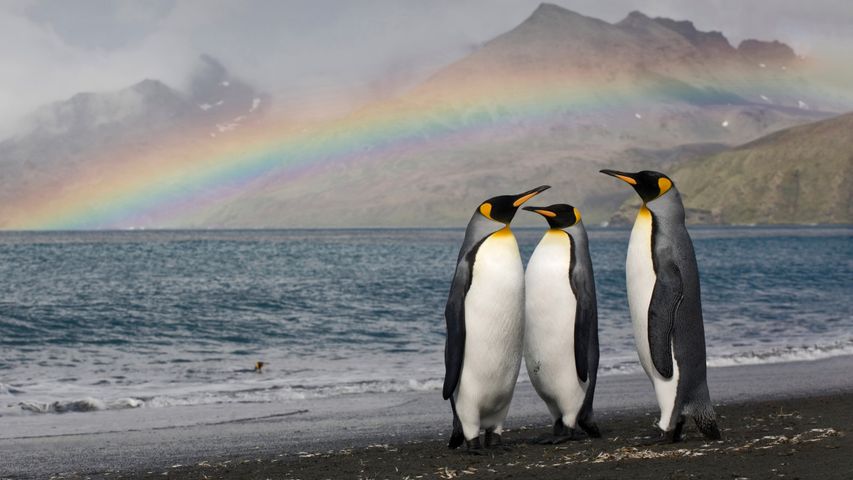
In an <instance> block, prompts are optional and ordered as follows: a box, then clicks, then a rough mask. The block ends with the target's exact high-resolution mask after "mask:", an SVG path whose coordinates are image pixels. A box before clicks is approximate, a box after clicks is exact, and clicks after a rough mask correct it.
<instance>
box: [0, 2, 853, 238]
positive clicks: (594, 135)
mask: <svg viewBox="0 0 853 480" xmlns="http://www.w3.org/2000/svg"><path fill="white" fill-rule="evenodd" d="M792 52H793V50H791V49H790V47H788V46H786V45H784V44H782V43H779V42H777V41H758V40H745V41H744V42H742V43H741V44H740V45H738V46H737V47H734V46H732V45H731V44H730V43H729V42H728V40H727V39H726V38H725V36H724V35H723V34H722V33H720V32H702V31H700V30H698V29H696V28H695V26H694V25H693V24H692V23H690V22H689V21H675V20H670V19H664V18H651V17H648V16H646V15H644V14H642V13H640V12H632V13H630V14H629V15H628V16H627V17H626V18H625V19H623V20H622V21H620V22H617V23H613V24H611V23H608V22H604V21H602V20H598V19H595V18H591V17H587V16H584V15H581V14H578V13H575V12H572V11H570V10H567V9H564V8H562V7H558V6H554V5H550V4H542V5H541V6H539V7H538V8H537V9H536V10H535V11H534V12H533V13H532V14H531V15H530V17H529V18H527V19H526V20H524V21H523V22H522V23H520V24H519V25H518V26H517V27H516V28H514V29H512V30H510V31H508V32H506V33H504V34H502V35H499V36H498V37H496V38H494V39H492V40H490V41H488V42H486V43H485V44H483V45H482V46H481V47H480V48H478V49H477V50H475V51H474V52H472V53H471V54H470V55H468V56H466V57H464V58H462V59H460V60H458V61H456V62H454V63H452V64H450V65H447V66H446V67H445V68H442V69H440V70H439V71H437V72H435V73H434V74H433V75H432V76H430V77H429V78H427V79H426V80H425V81H423V82H421V83H419V84H417V85H414V86H412V87H411V88H409V89H408V90H406V91H404V92H402V93H401V94H399V95H397V96H395V97H393V98H390V99H385V100H381V101H376V102H373V103H371V104H369V105H367V106H364V107H363V108H360V109H358V110H356V111H354V112H352V113H350V114H348V115H346V116H345V117H343V118H340V119H336V120H331V121H322V122H303V123H298V122H295V121H293V120H292V119H284V120H282V119H280V118H271V116H270V115H263V114H262V113H263V109H264V108H265V107H266V106H267V105H268V104H269V103H270V99H269V98H268V97H267V96H266V95H264V94H262V93H259V92H257V91H256V90H254V89H253V88H252V87H251V86H250V85H248V84H246V83H244V82H241V81H239V80H238V79H237V78H234V77H232V75H231V74H230V73H229V72H227V71H226V70H225V68H224V67H223V66H222V65H220V64H219V63H218V62H216V61H215V60H214V59H212V58H210V57H206V56H205V57H202V58H201V59H200V61H199V66H198V68H197V71H196V74H195V75H193V77H192V79H191V82H190V85H189V87H187V88H185V89H183V90H181V91H178V90H176V89H173V88H171V87H169V86H167V85H165V84H163V83H161V82H158V81H156V80H146V81H143V82H141V83H139V84H137V85H134V86H132V87H129V88H127V89H125V90H122V91H119V92H112V93H90V94H80V95H77V96H75V97H72V98H71V99H69V100H67V101H65V102H59V103H57V104H53V105H50V106H47V107H45V108H43V109H42V110H40V111H39V112H36V113H35V114H34V115H33V116H32V117H31V119H30V121H29V124H30V126H29V127H28V128H27V129H26V133H23V134H20V135H18V136H16V137H14V138H11V139H8V140H6V141H4V142H2V143H0V164H2V168H3V172H4V176H3V177H0V227H5V228H21V226H22V225H23V226H32V225H35V226H39V225H53V224H52V223H50V222H46V223H39V222H33V221H31V220H30V217H32V215H33V213H32V212H31V211H29V210H28V209H29V208H31V205H33V204H38V205H39V208H40V210H39V212H41V213H44V212H49V213H51V215H52V218H60V217H61V215H62V212H64V211H66V210H69V211H73V212H75V213H74V216H75V218H87V217H89V216H93V217H94V216H97V218H98V220H97V221H90V222H83V221H81V222H76V223H73V225H74V226H75V227H81V228H128V227H149V228H154V227H167V228H184V227H198V228H208V227H229V228H230V227H233V228H238V227H247V228H258V227H353V226H455V225H461V224H464V222H466V221H467V219H468V217H469V216H470V211H471V209H472V208H473V207H472V206H473V205H476V204H477V203H478V202H480V201H482V200H483V199H485V198H488V197H490V196H492V195H495V194H497V193H509V192H516V191H521V190H524V189H526V188H529V187H530V186H531V185H540V184H543V183H548V184H551V185H553V186H554V188H553V189H552V190H551V191H550V192H549V194H548V195H549V197H548V199H546V201H550V200H553V201H554V202H557V201H564V202H570V203H573V204H575V205H577V206H579V207H580V208H581V210H582V211H583V212H584V218H585V219H586V220H588V222H589V223H598V222H602V221H605V220H607V219H608V218H610V216H611V214H612V212H613V211H614V210H616V209H617V208H618V207H619V205H620V204H622V202H623V201H624V200H625V199H626V198H627V196H628V193H626V192H625V191H624V188H621V187H619V186H618V185H614V184H613V182H611V181H608V180H607V179H606V178H603V177H602V176H601V175H598V174H597V173H595V172H597V171H598V169H600V168H605V167H610V168H619V169H625V170H632V169H644V168H651V169H655V168H657V169H669V168H672V167H673V166H674V165H676V164H678V165H682V164H683V165H687V164H692V163H693V162H698V160H697V159H700V158H704V157H706V156H707V155H709V154H713V153H717V152H719V151H721V150H725V149H727V148H730V147H732V146H735V145H739V144H743V143H746V142H749V141H750V140H753V139H755V138H757V137H760V136H762V135H766V134H768V133H771V132H773V131H777V130H780V129H784V128H788V127H791V126H795V125H801V124H805V123H810V122H814V121H816V120H820V119H823V118H827V117H830V116H832V115H834V114H837V113H841V112H842V111H845V110H846V109H850V108H851V107H853V103H851V102H849V98H850V97H851V96H850V95H847V96H845V95H846V94H849V93H850V92H842V93H844V95H839V94H838V92H835V91H828V90H827V89H826V88H825V87H824V86H823V85H822V84H820V83H819V82H816V81H814V80H813V79H812V76H811V72H812V64H811V63H810V62H809V61H808V60H805V59H802V58H800V57H798V56H797V55H796V54H793V55H792ZM599 177H601V178H599ZM117 189H124V190H121V191H120V192H119V193H116V190H117ZM107 191H109V192H111V193H109V194H107V193H104V192H107ZM44 192H50V193H49V195H50V198H49V200H44V198H43V197H44ZM118 196H121V197H123V198H125V197H126V199H125V200H123V202H124V203H122V204H121V205H125V204H126V205H127V209H126V210H122V209H119V208H116V209H113V210H111V208H112V205H111V204H110V202H109V200H110V199H112V198H115V197H118ZM105 199H107V200H106V201H105ZM66 204H67V205H68V206H66ZM122 208H124V207H122ZM131 210H132V211H133V214H132V215H131V214H128V213H126V212H127V211H131ZM91 212H94V213H92V215H89V213H91ZM41 213H40V215H41ZM95 214H97V215H95ZM520 221H521V222H522V223H524V222H528V224H529V223H530V222H534V221H535V219H532V220H531V219H527V218H520ZM59 224H60V225H66V223H62V222H60V223H59Z"/></svg>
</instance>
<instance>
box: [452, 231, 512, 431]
mask: <svg viewBox="0 0 853 480" xmlns="http://www.w3.org/2000/svg"><path fill="white" fill-rule="evenodd" d="M523 309H524V269H523V267H522V265H521V256H520V255H519V253H518V244H517V243H516V241H515V237H514V236H513V235H512V233H510V232H509V231H508V230H506V231H501V232H498V233H495V234H493V235H492V236H491V237H489V238H488V239H487V240H486V241H485V242H483V244H482V245H481V246H480V248H479V250H478V251H477V255H476V259H475V261H474V270H473V274H472V281H471V286H470V288H469V289H468V294H467V295H466V297H465V330H466V334H465V356H464V359H463V363H462V374H461V377H460V380H459V386H458V388H457V390H456V398H455V403H456V412H457V414H458V415H459V419H460V420H461V422H462V426H463V430H464V431H465V437H466V438H469V439H470V438H472V432H473V431H474V430H476V431H477V432H479V429H480V428H493V427H501V425H502V424H503V420H504V418H506V413H507V410H508V409H509V403H510V400H511V399H512V393H513V390H514V389H515V382H516V380H517V379H518V369H519V367H520V366H521V365H520V364H521V350H522V346H523V338H522V336H523V334H524V330H523V329H524V323H523ZM498 430H499V429H498ZM497 433H500V431H498V432H497Z"/></svg>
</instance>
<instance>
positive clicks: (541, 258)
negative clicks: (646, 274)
mask: <svg viewBox="0 0 853 480" xmlns="http://www.w3.org/2000/svg"><path fill="white" fill-rule="evenodd" d="M570 266H571V242H570V241H569V238H568V236H567V235H566V234H565V233H563V232H561V231H549V232H548V233H546V234H545V236H544V237H543V238H542V241H541V242H539V245H538V246H537V247H536V250H535V251H534V252H533V255H532V256H531V257H530V261H529V262H528V264H527V273H526V274H525V297H526V302H525V319H524V361H525V364H526V365H527V373H528V375H529V376H530V382H531V383H532V384H533V387H534V388H535V389H536V392H537V393H538V394H539V396H540V397H542V399H543V400H544V401H545V403H546V404H547V405H548V409H549V410H550V411H551V414H552V415H553V417H554V419H558V418H561V419H562V420H563V422H564V423H565V425H566V426H568V427H570V428H575V427H576V425H577V414H578V412H580V409H581V407H582V406H583V401H584V398H585V396H586V389H587V387H588V386H589V381H588V380H587V381H586V382H581V381H580V379H579V378H578V375H577V369H576V367H575V338H574V337H575V312H576V311H577V300H576V298H575V295H574V293H573V292H572V286H571V283H570V280H569V268H570Z"/></svg>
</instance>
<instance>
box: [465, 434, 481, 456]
mask: <svg viewBox="0 0 853 480" xmlns="http://www.w3.org/2000/svg"><path fill="white" fill-rule="evenodd" d="M465 445H466V447H467V448H466V449H465V453H467V454H468V455H485V452H483V445H482V444H480V437H477V438H475V439H474V440H465Z"/></svg>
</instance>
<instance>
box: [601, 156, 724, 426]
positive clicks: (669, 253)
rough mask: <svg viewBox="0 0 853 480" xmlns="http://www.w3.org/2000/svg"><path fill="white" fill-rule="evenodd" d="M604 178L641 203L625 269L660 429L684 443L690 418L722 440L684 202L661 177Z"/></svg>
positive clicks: (650, 174) (622, 175)
mask: <svg viewBox="0 0 853 480" xmlns="http://www.w3.org/2000/svg"><path fill="white" fill-rule="evenodd" d="M602 173H605V174H608V175H611V176H614V177H616V178H619V179H621V180H623V181H625V182H627V183H629V184H630V185H632V186H633V187H634V189H635V190H636V191H637V193H638V194H639V195H640V197H641V198H642V199H643V206H642V207H641V208H640V211H639V212H638V214H637V219H636V221H635V222H634V227H633V229H632V230H631V239H630V241H629V244H628V257H627V260H626V264H625V267H626V281H627V287H628V304H629V308H630V310H631V319H632V323H633V325H634V338H635V340H636V344H637V352H638V354H639V357H640V363H641V364H642V366H643V370H645V372H646V374H647V375H648V376H649V378H650V379H651V380H652V384H653V385H654V388H655V395H656V397H657V401H658V406H659V407H660V412H661V414H660V418H659V420H658V423H657V426H658V427H659V428H660V429H661V430H662V431H663V432H665V433H666V435H667V437H668V439H669V440H671V441H678V440H679V439H680V437H681V430H682V428H683V426H684V419H685V416H691V417H693V419H694V421H695V422H696V425H697V427H698V428H699V430H700V431H701V432H702V434H703V435H704V436H705V437H706V438H709V439H719V438H720V431H719V428H718V427H717V423H716V415H715V413H714V408H713V406H712V405H711V398H710V393H709V392H708V382H707V367H706V356H705V330H704V323H703V318H702V302H701V298H700V293H699V269H698V266H697V263H696V255H695V253H694V250H693V242H692V241H691V240H690V235H689V234H688V233H687V228H686V226H685V223H684V206H683V205H682V202H681V195H680V194H679V193H678V190H677V189H676V188H675V185H674V184H673V182H672V180H671V179H669V177H667V176H666V175H663V174H662V173H659V172H652V171H643V172H638V173H625V172H617V171H613V170H602Z"/></svg>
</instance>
